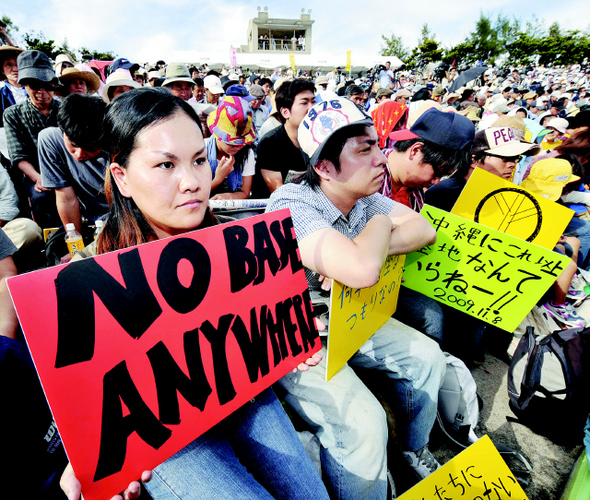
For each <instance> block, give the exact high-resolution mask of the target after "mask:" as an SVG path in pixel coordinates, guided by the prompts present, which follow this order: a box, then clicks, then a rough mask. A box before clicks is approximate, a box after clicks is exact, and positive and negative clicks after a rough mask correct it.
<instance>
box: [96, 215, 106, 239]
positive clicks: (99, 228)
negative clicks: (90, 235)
mask: <svg viewBox="0 0 590 500" xmlns="http://www.w3.org/2000/svg"><path fill="white" fill-rule="evenodd" d="M94 224H95V225H96V229H95V230H94V239H95V240H96V238H98V235H99V234H100V232H101V231H102V226H104V221H103V220H102V219H98V220H97V221H96V222H95V223H94Z"/></svg>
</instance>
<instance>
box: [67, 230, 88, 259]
mask: <svg viewBox="0 0 590 500" xmlns="http://www.w3.org/2000/svg"><path fill="white" fill-rule="evenodd" d="M66 245H67V246H68V252H70V255H71V256H72V257H74V255H76V254H77V253H78V252H79V251H80V250H82V249H83V248H84V241H82V235H81V234H80V233H79V232H78V231H76V226H75V225H74V224H73V223H72V222H70V223H69V224H66Z"/></svg>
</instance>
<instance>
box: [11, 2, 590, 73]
mask: <svg viewBox="0 0 590 500" xmlns="http://www.w3.org/2000/svg"><path fill="white" fill-rule="evenodd" d="M526 3H528V4H529V5H528V6H527V5H526ZM8 6H9V9H7V7H8ZM258 6H260V7H262V8H264V7H265V6H266V7H268V13H269V17H270V18H273V17H276V18H299V15H300V13H301V9H305V11H306V12H307V10H309V9H312V12H311V18H312V20H314V21H315V23H314V25H313V28H312V37H313V53H314V54H316V55H320V54H322V55H340V54H342V56H343V57H344V54H345V52H346V51H347V50H352V58H353V65H355V64H364V63H365V62H364V60H366V59H369V58H371V59H374V56H376V55H377V54H378V52H379V49H380V47H381V44H382V41H381V35H382V34H384V35H389V34H391V33H394V34H396V35H398V36H401V37H402V38H403V40H404V44H405V45H406V46H409V47H410V48H411V47H413V46H414V45H415V44H416V41H417V39H418V37H419V35H420V31H421V28H422V25H423V24H424V23H428V26H429V27H430V30H431V32H432V33H434V34H435V35H436V39H437V40H438V41H439V42H441V43H442V44H443V46H452V45H454V44H456V43H458V42H460V41H462V40H463V39H464V38H465V37H466V36H467V35H468V34H469V32H470V31H471V30H473V28H474V26H475V22H476V21H477V19H478V18H479V15H480V12H481V11H483V12H484V14H486V15H490V16H491V17H492V19H494V20H495V18H496V16H497V15H498V14H499V13H502V14H504V15H508V16H511V17H512V16H516V17H517V18H519V19H520V20H521V21H523V24H524V22H525V21H526V20H530V19H531V18H532V14H533V13H534V14H536V16H537V17H538V18H539V19H544V20H545V25H546V26H549V24H551V23H552V22H553V21H558V22H559V23H560V25H561V27H562V28H564V29H580V30H586V29H588V27H589V22H590V2H587V1H586V2H583V1H580V0H571V1H570V0H565V1H563V2H559V3H556V2H544V1H541V2H514V1H513V0H510V1H509V0H494V1H493V2H486V1H482V0H471V1H470V2H466V1H464V0H462V1H456V0H418V1H406V2H387V1H385V0H363V1H351V0H340V1H339V2H329V3H328V2H312V1H310V0H304V1H301V2H288V3H287V2H254V1H250V0H245V1H234V0H225V1H219V0H200V1H199V0H197V1H195V0H101V1H99V2H98V1H97V2H84V1H80V0H43V1H40V0H22V1H16V2H6V3H5V5H4V7H2V9H0V14H4V15H7V16H9V17H10V18H11V19H12V20H13V22H14V23H15V24H16V25H17V26H18V27H19V29H20V31H19V33H18V34H19V35H20V36H21V37H22V35H23V34H24V33H26V32H31V31H42V32H43V33H44V34H45V35H46V37H47V38H51V39H54V40H55V41H56V43H57V44H61V42H63V40H64V38H66V37H67V40H68V43H69V45H70V47H72V48H79V47H82V46H84V47H87V48H89V49H96V50H99V51H112V52H115V53H116V54H118V55H119V56H124V57H127V58H128V59H130V60H132V61H134V62H141V63H144V62H152V63H153V62H155V61H156V60H158V59H164V60H165V61H166V62H170V61H174V60H176V61H186V62H189V61H194V60H195V57H196V55H197V54H203V53H211V54H227V59H228V60H229V49H230V47H231V46H233V47H239V46H240V45H243V44H246V34H247V28H248V20H249V19H251V18H253V17H256V16H257V14H258V12H257V7H258ZM334 6H337V9H334ZM491 6H493V8H492V7H491ZM533 6H534V7H533ZM21 40H22V38H21ZM238 62H239V55H238ZM370 63H372V62H370ZM370 63H369V64H370Z"/></svg>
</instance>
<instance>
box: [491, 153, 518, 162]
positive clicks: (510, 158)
mask: <svg viewBox="0 0 590 500" xmlns="http://www.w3.org/2000/svg"><path fill="white" fill-rule="evenodd" d="M487 156H493V157H494V158H500V160H502V161H503V162H504V163H511V162H514V163H520V160H522V155H517V156H498V155H492V154H489V153H488V154H487Z"/></svg>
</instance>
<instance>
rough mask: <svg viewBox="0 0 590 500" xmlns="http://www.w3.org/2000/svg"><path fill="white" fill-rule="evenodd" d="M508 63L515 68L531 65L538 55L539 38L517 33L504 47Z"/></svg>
mask: <svg viewBox="0 0 590 500" xmlns="http://www.w3.org/2000/svg"><path fill="white" fill-rule="evenodd" d="M505 48H506V52H508V53H509V54H510V62H512V63H513V64H515V65H517V66H520V65H522V66H527V65H530V64H533V63H534V62H536V61H535V58H536V56H537V55H538V53H539V38H537V37H536V36H534V35H532V36H531V35H529V34H528V33H519V34H518V36H517V37H516V39H515V40H514V41H512V42H511V43H508V44H507V45H506V47H505Z"/></svg>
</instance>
